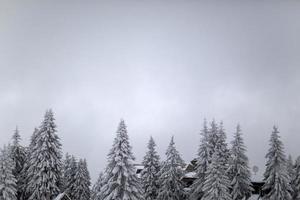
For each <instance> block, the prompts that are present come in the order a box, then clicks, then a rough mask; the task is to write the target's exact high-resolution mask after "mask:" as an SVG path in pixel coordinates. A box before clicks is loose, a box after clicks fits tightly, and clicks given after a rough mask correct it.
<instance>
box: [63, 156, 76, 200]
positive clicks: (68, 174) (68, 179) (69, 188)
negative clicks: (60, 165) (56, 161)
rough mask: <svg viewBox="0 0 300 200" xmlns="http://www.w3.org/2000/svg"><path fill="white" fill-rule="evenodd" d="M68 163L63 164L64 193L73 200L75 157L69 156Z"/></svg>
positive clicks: (74, 190)
mask: <svg viewBox="0 0 300 200" xmlns="http://www.w3.org/2000/svg"><path fill="white" fill-rule="evenodd" d="M67 159H68V161H66V162H65V165H66V166H65V170H64V175H63V180H64V192H65V193H66V194H67V195H68V196H69V197H70V198H71V199H75V193H76V190H77V186H76V184H75V182H76V173H77V168H78V163H77V161H76V158H75V156H73V155H72V156H70V157H68V158H67Z"/></svg>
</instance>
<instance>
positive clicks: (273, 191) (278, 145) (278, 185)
mask: <svg viewBox="0 0 300 200" xmlns="http://www.w3.org/2000/svg"><path fill="white" fill-rule="evenodd" d="M278 133H279V131H278V128H277V127H275V126H274V127H273V132H272V134H271V139H270V149H269V151H268V153H267V154H266V159H267V163H266V171H265V173H264V181H265V184H264V186H263V190H264V192H265V193H266V194H265V196H264V197H263V198H264V199H265V200H273V199H274V200H291V199H292V197H291V192H292V188H291V185H290V177H289V174H288V170H287V164H286V162H287V161H286V156H285V153H284V147H283V143H282V142H281V140H280V137H279V135H278Z"/></svg>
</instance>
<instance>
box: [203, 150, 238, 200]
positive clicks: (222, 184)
mask: <svg viewBox="0 0 300 200" xmlns="http://www.w3.org/2000/svg"><path fill="white" fill-rule="evenodd" d="M229 187H230V180H229V179H228V176H227V174H226V173H225V168H224V166H223V164H222V154H221V153H220V152H218V149H215V151H214V154H213V156H212V160H211V163H210V164H209V166H208V169H207V171H206V173H205V181H204V185H203V197H202V198H201V200H232V198H231V195H230V191H229Z"/></svg>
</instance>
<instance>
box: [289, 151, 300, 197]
mask: <svg viewBox="0 0 300 200" xmlns="http://www.w3.org/2000/svg"><path fill="white" fill-rule="evenodd" d="M294 172H295V174H294V176H293V178H292V184H291V185H292V189H293V193H292V199H293V200H300V156H299V157H298V158H297V159H296V161H295V166H294Z"/></svg>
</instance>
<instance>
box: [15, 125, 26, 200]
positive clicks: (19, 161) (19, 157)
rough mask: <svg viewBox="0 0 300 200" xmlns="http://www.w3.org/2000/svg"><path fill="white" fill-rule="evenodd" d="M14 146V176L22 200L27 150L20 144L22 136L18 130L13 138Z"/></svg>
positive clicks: (18, 195)
mask: <svg viewBox="0 0 300 200" xmlns="http://www.w3.org/2000/svg"><path fill="white" fill-rule="evenodd" d="M12 140H13V142H12V145H11V158H12V160H13V164H14V169H13V175H14V177H15V178H16V180H17V199H21V197H22V195H23V193H24V191H23V187H22V185H23V177H22V171H23V168H24V165H25V162H26V150H25V148H24V147H23V146H21V144H20V140H21V136H20V134H19V130H18V128H16V130H15V131H14V134H13V137H12Z"/></svg>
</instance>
